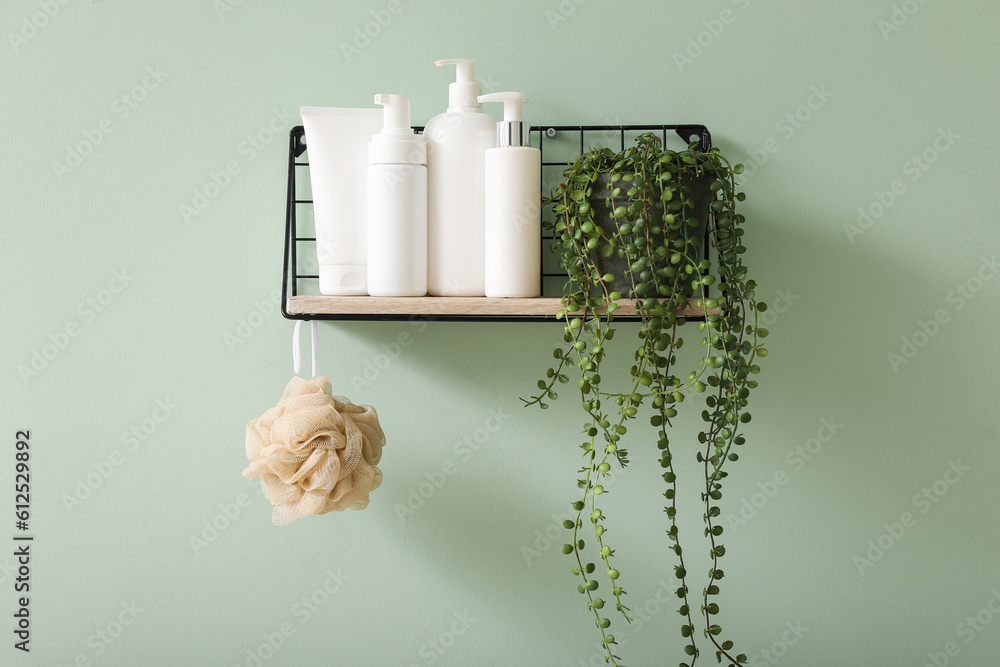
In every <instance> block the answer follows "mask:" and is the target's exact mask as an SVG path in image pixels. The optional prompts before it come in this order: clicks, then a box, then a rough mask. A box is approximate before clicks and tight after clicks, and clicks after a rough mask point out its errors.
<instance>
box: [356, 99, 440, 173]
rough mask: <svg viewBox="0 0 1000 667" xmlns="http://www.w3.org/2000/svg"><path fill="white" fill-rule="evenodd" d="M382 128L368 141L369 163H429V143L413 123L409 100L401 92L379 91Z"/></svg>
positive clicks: (376, 102)
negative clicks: (390, 93) (412, 125)
mask: <svg viewBox="0 0 1000 667" xmlns="http://www.w3.org/2000/svg"><path fill="white" fill-rule="evenodd" d="M375 104H378V105H381V106H382V108H383V114H382V131H381V132H380V133H378V134H376V135H373V136H372V141H371V143H370V144H368V164H427V144H426V143H424V138H423V137H421V136H420V135H419V134H414V133H413V128H411V127H410V100H408V99H406V98H405V97H403V96H402V95H376V96H375Z"/></svg>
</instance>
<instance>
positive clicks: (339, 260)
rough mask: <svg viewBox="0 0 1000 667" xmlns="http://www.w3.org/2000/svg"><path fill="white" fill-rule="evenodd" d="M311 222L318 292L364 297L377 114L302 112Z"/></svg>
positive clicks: (317, 109) (379, 122)
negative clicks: (371, 152)
mask: <svg viewBox="0 0 1000 667" xmlns="http://www.w3.org/2000/svg"><path fill="white" fill-rule="evenodd" d="M301 114H302V125H303V127H304V128H305V133H306V150H307V151H308V158H309V177H310V180H311V182H312V199H313V213H314V215H315V219H316V259H317V261H318V263H319V291H320V293H322V294H326V295H330V296H349V295H367V294H368V270H367V262H368V258H367V255H368V239H367V235H368V224H367V216H368V200H367V192H368V142H369V141H371V138H372V135H373V134H377V133H378V132H380V131H381V130H382V109H337V108H332V107H302V111H301Z"/></svg>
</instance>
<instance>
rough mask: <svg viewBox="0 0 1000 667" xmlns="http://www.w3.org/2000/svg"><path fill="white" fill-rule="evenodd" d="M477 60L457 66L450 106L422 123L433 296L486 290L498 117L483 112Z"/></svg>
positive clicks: (429, 282) (429, 276)
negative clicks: (489, 189)
mask: <svg viewBox="0 0 1000 667" xmlns="http://www.w3.org/2000/svg"><path fill="white" fill-rule="evenodd" d="M475 62H476V61H475V60H460V59H455V60H439V61H437V62H436V63H434V64H435V65H456V66H457V75H456V81H455V82H454V83H452V84H450V85H449V86H448V111H447V112H446V113H443V114H439V115H437V116H435V117H434V118H432V119H431V120H430V121H429V122H428V123H427V125H426V127H425V128H424V138H425V140H426V141H427V258H428V264H427V269H428V272H427V286H428V288H429V290H430V293H431V294H433V295H434V296H483V295H485V293H486V292H485V286H484V281H485V272H484V271H485V270H484V268H483V266H484V261H485V253H486V240H485V237H484V234H485V211H486V199H485V197H486V193H485V183H486V171H485V170H486V151H487V149H490V148H493V147H494V146H496V124H497V122H496V119H495V118H494V117H493V116H491V115H489V114H486V113H483V110H482V106H481V105H480V104H479V101H478V99H477V98H478V96H479V93H480V92H481V91H482V89H481V88H480V86H479V84H478V83H476V81H475V77H474V73H475V69H474V66H475Z"/></svg>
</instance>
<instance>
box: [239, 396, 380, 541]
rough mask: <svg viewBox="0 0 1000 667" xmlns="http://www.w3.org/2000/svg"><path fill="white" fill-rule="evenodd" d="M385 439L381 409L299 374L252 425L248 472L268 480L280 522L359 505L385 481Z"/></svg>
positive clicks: (276, 519) (365, 503)
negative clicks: (380, 464)
mask: <svg viewBox="0 0 1000 667" xmlns="http://www.w3.org/2000/svg"><path fill="white" fill-rule="evenodd" d="M384 445H385V435H384V434H383V433H382V428H381V426H379V423H378V415H377V414H376V412H375V409H374V408H372V407H371V406H369V405H354V404H353V403H351V402H350V401H349V400H347V399H346V398H344V397H343V396H333V394H332V393H331V387H330V381H329V380H328V379H327V378H325V377H322V376H317V377H314V378H313V379H311V380H303V379H302V378H299V377H294V378H292V381H291V382H289V383H288V386H287V387H285V393H284V394H282V396H281V400H280V401H278V405H277V406H275V407H273V408H271V409H270V410H268V411H267V412H265V413H264V414H263V415H261V416H260V417H259V418H257V419H255V420H253V421H252V422H250V423H249V424H247V439H246V450H247V458H248V459H250V465H249V466H247V469H246V470H244V471H243V476H244V477H248V478H250V479H260V480H261V484H262V485H263V487H264V493H265V495H266V496H267V498H268V500H270V501H271V504H272V505H274V514H273V517H272V518H273V521H274V523H275V525H278V526H283V525H285V524H288V523H291V522H292V521H295V520H296V519H301V518H302V517H305V516H310V515H312V514H326V513H327V512H330V511H333V510H336V511H341V510H345V509H355V510H360V509H364V508H365V507H367V506H368V494H369V492H371V491H372V490H373V489H377V488H378V487H379V485H380V484H381V483H382V471H380V470H379V469H378V468H377V467H376V466H377V465H378V462H379V460H380V459H381V458H382V447H383V446H384Z"/></svg>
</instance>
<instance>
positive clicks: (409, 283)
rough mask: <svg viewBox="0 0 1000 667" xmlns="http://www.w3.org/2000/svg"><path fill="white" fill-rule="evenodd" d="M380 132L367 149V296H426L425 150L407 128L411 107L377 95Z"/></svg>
mask: <svg viewBox="0 0 1000 667" xmlns="http://www.w3.org/2000/svg"><path fill="white" fill-rule="evenodd" d="M375 104H380V105H382V106H383V113H384V119H383V126H382V132H381V133H380V134H376V135H374V136H372V141H371V143H370V144H369V145H368V294H370V295H371V296H423V295H425V294H426V293H427V167H426V164H427V145H426V144H425V143H424V140H423V138H422V137H421V136H420V135H418V134H414V133H413V129H412V128H411V127H410V101H409V100H408V99H406V98H405V97H403V96H401V95H376V96H375Z"/></svg>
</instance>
